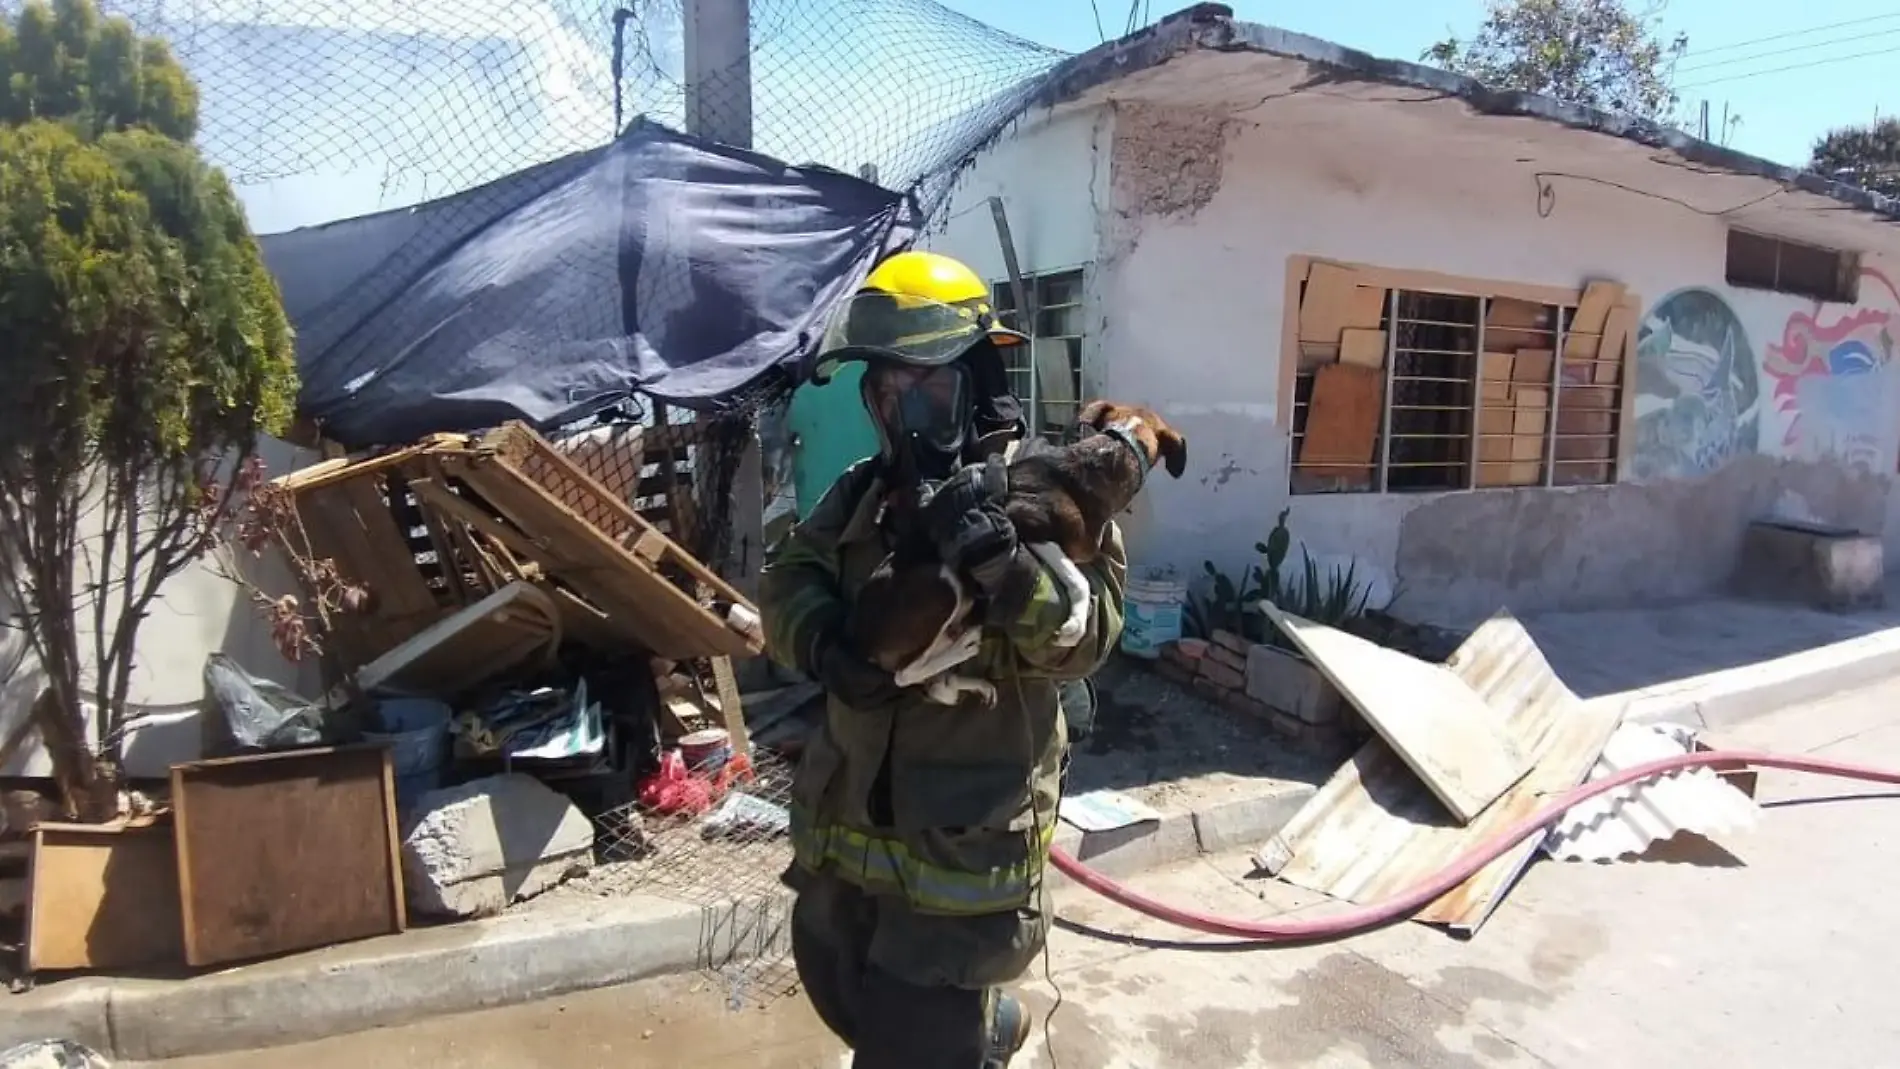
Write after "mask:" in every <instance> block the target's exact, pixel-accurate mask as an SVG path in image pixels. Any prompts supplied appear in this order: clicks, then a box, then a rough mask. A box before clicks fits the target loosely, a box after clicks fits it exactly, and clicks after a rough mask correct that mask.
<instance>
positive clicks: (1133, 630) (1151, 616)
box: [1122, 572, 1187, 658]
mask: <svg viewBox="0 0 1900 1069" xmlns="http://www.w3.org/2000/svg"><path fill="white" fill-rule="evenodd" d="M1126 599H1127V600H1126V606H1125V612H1124V619H1123V621H1122V652H1123V653H1126V654H1128V655H1130V656H1133V657H1148V658H1154V657H1159V656H1161V647H1163V646H1165V645H1167V644H1168V643H1170V642H1173V641H1175V640H1176V639H1179V638H1180V637H1181V611H1182V606H1183V605H1184V604H1185V603H1186V601H1187V584H1185V583H1183V582H1181V581H1180V580H1178V579H1175V578H1173V577H1172V573H1170V572H1160V573H1153V572H1151V573H1149V574H1148V575H1145V576H1143V577H1142V578H1139V579H1130V580H1129V581H1128V589H1127V591H1126Z"/></svg>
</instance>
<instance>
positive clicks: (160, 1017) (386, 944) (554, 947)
mask: <svg viewBox="0 0 1900 1069" xmlns="http://www.w3.org/2000/svg"><path fill="white" fill-rule="evenodd" d="M1748 608H1749V609H1751V610H1753V613H1754V614H1756V615H1745V616H1744V618H1743V620H1744V623H1746V624H1747V625H1748V626H1750V627H1755V628H1757V629H1759V628H1768V629H1769V630H1771V631H1772V632H1773V633H1774V634H1776V635H1780V636H1784V637H1783V638H1782V639H1781V640H1782V641H1784V642H1785V641H1786V637H1785V636H1786V635H1788V634H1794V635H1812V636H1820V637H1821V641H1822V642H1826V641H1827V637H1840V631H1841V630H1842V629H1847V628H1852V629H1857V630H1858V631H1860V632H1862V633H1859V634H1857V635H1850V636H1847V637H1846V640H1845V641H1838V642H1834V643H1833V644H1831V645H1825V644H1824V645H1820V647H1819V648H1816V649H1811V650H1807V651H1803V652H1796V653H1789V654H1787V655H1785V656H1780V657H1775V658H1773V659H1771V660H1767V661H1764V662H1761V663H1756V664H1743V665H1740V666H1737V667H1732V668H1726V669H1722V670H1718V671H1714V672H1705V673H1703V674H1700V675H1695V674H1687V673H1685V675H1687V677H1686V678H1665V679H1663V680H1661V681H1657V682H1654V683H1651V684H1650V685H1648V686H1645V687H1642V688H1639V689H1634V690H1626V691H1622V692H1610V693H1604V692H1602V688H1603V687H1604V686H1605V685H1607V684H1606V682H1605V681H1606V680H1611V679H1614V678H1615V674H1614V670H1615V669H1618V668H1620V670H1622V671H1624V672H1626V673H1627V672H1628V671H1629V670H1630V668H1631V666H1632V665H1635V666H1637V667H1638V668H1640V669H1642V670H1646V671H1651V672H1660V673H1665V674H1666V673H1667V672H1668V671H1671V670H1672V669H1669V668H1667V667H1666V664H1667V663H1668V661H1667V658H1668V657H1669V655H1670V654H1669V650H1670V637H1669V636H1670V635H1671V634H1690V635H1698V636H1703V637H1702V638H1700V639H1699V640H1698V641H1700V642H1701V643H1702V646H1700V647H1695V648H1703V649H1706V647H1707V646H1708V645H1709V644H1710V643H1714V642H1715V639H1714V638H1713V637H1711V629H1713V633H1717V634H1719V633H1725V632H1724V628H1725V626H1726V629H1727V630H1728V631H1733V630H1735V629H1736V628H1735V626H1734V622H1735V620H1736V619H1737V617H1735V616H1734V615H1733V609H1734V607H1733V606H1728V605H1723V604H1720V603H1715V604H1710V605H1704V606H1691V607H1684V608H1681V609H1677V610H1672V613H1673V615H1660V616H1659V615H1658V614H1657V613H1654V612H1652V613H1647V614H1625V613H1582V614H1565V615H1562V616H1546V617H1542V618H1534V619H1531V620H1527V621H1526V623H1527V625H1528V626H1530V628H1531V630H1532V632H1533V634H1535V635H1536V636H1537V637H1538V639H1539V641H1540V643H1544V644H1545V645H1546V654H1547V656H1549V658H1550V660H1551V661H1552V663H1553V666H1555V667H1556V668H1557V670H1558V671H1559V673H1560V674H1562V675H1564V676H1565V679H1566V682H1568V683H1570V685H1571V686H1572V687H1573V689H1577V690H1578V691H1579V692H1580V693H1584V694H1585V695H1586V696H1592V692H1593V691H1594V692H1595V693H1594V697H1595V698H1596V699H1597V700H1602V701H1613V702H1624V703H1627V704H1628V705H1629V709H1630V714H1631V715H1632V716H1636V717H1640V718H1642V719H1646V720H1661V719H1667V720H1676V721H1682V722H1688V723H1693V724H1698V725H1702V726H1708V727H1713V728H1727V727H1730V726H1732V725H1734V724H1736V723H1739V722H1740V721H1742V720H1745V719H1748V718H1750V717H1753V716H1757V715H1760V714H1762V713H1766V712H1770V711H1773V710H1775V709H1779V708H1783V707H1785V706H1788V705H1793V704H1798V703H1801V702H1805V701H1813V700H1817V699H1819V698H1823V697H1826V696H1829V695H1833V694H1836V693H1839V692H1841V691H1845V690H1848V689H1852V688H1854V687H1856V686H1860V685H1864V684H1866V683H1869V682H1872V681H1874V680H1877V679H1881V678H1885V677H1887V676H1890V675H1895V674H1900V630H1893V629H1891V628H1894V627H1895V626H1896V625H1900V614H1896V615H1895V616H1894V617H1893V622H1888V621H1887V619H1886V617H1885V615H1884V614H1874V615H1873V617H1872V618H1870V617H1865V616H1863V617H1832V618H1828V619H1822V620H1819V621H1816V620H1813V619H1810V618H1807V617H1804V616H1802V615H1801V613H1800V610H1787V609H1780V608H1773V609H1772V610H1771V611H1769V612H1768V613H1767V614H1766V615H1759V614H1761V613H1762V611H1763V607H1762V606H1749V607H1748ZM1815 615H1816V616H1819V615H1822V614H1815ZM1724 620H1726V621H1729V623H1728V625H1724V624H1723V621H1724ZM1639 621H1647V623H1640V622H1639ZM1829 627H1832V628H1834V629H1835V630H1834V631H1832V632H1828V631H1827V628H1829ZM1743 630H1746V628H1743ZM1744 645H1745V644H1744ZM1750 648H1751V649H1760V648H1763V647H1762V644H1761V643H1757V644H1756V645H1755V646H1753V647H1750ZM1676 658H1677V663H1678V664H1680V665H1683V666H1687V665H1691V664H1703V665H1706V664H1707V663H1709V658H1708V657H1707V656H1704V657H1702V658H1701V659H1700V660H1699V661H1698V659H1697V658H1696V657H1695V656H1692V655H1687V654H1682V653H1680V652H1679V653H1677V654H1676ZM1659 666H1663V667H1659ZM1592 673H1594V674H1592ZM1197 704H1198V703H1197ZM1157 707H1158V708H1163V709H1166V711H1168V712H1169V713H1170V714H1171V715H1191V708H1192V707H1175V706H1171V705H1169V704H1168V703H1167V702H1164V701H1159V700H1157ZM1201 709H1202V710H1203V712H1204V713H1205V715H1216V714H1213V713H1211V712H1205V707H1204V706H1202V707H1201ZM1163 728H1164V729H1165V725H1163ZM1233 756H1239V755H1233ZM1118 760H1122V761H1123V763H1124V764H1126V759H1125V755H1124V757H1123V758H1118ZM1110 771H1112V772H1115V773H1116V774H1117V775H1128V776H1135V775H1138V774H1139V773H1141V772H1142V771H1144V769H1143V768H1138V767H1133V766H1131V767H1126V768H1123V767H1120V766H1117V767H1115V768H1113V769H1110ZM1145 771H1147V772H1148V773H1149V774H1150V775H1154V774H1156V773H1161V774H1162V775H1163V776H1165V775H1166V773H1164V772H1161V770H1160V769H1156V768H1152V767H1149V768H1146V769H1145ZM1123 785H1124V784H1122V783H1116V782H1112V781H1111V782H1104V783H1099V784H1098V783H1089V784H1087V786H1088V787H1095V786H1117V787H1120V786H1123ZM1312 791H1313V786H1312V785H1311V784H1308V783H1301V782H1296V781H1289V780H1257V779H1256V780H1236V781H1234V782H1232V783H1231V784H1230V785H1229V789H1227V790H1225V791H1224V792H1216V793H1213V794H1209V793H1205V792H1203V793H1200V794H1196V795H1193V796H1191V797H1188V798H1186V799H1184V800H1183V803H1182V805H1183V807H1182V808H1176V809H1174V810H1173V811H1170V809H1169V807H1168V806H1167V805H1158V806H1157V807H1158V808H1161V809H1162V810H1163V812H1164V813H1165V814H1166V816H1165V817H1164V819H1163V820H1161V821H1160V822H1159V823H1157V824H1148V825H1141V826H1137V827H1133V828H1127V829H1122V830H1120V831H1117V832H1105V833H1095V834H1091V835H1087V836H1084V835H1082V834H1081V833H1080V832H1078V831H1076V830H1075V829H1073V828H1070V827H1067V826H1064V827H1063V828H1062V830H1061V832H1060V833H1059V835H1058V839H1057V842H1058V844H1059V845H1061V846H1062V847H1063V849H1065V850H1067V851H1069V852H1071V853H1073V854H1075V855H1076V856H1077V857H1079V858H1080V859H1081V860H1083V861H1085V862H1087V863H1089V864H1090V865H1092V866H1095V867H1096V868H1098V869H1099V870H1101V871H1103V872H1105V873H1107V874H1110V875H1114V876H1130V875H1134V874H1136V873H1139V872H1142V871H1145V870H1149V869H1154V868H1158V867H1161V866H1165V865H1169V864H1175V863H1179V862H1181V861H1183V860H1187V859H1191V858H1194V857H1196V856H1198V855H1202V854H1211V853H1221V852H1225V851H1229V850H1233V849H1236V848H1241V849H1251V848H1253V847H1255V846H1257V845H1258V844H1259V843H1260V842H1262V841H1263V840H1265V839H1266V838H1268V837H1269V836H1271V835H1272V834H1273V833H1274V832H1276V831H1277V830H1279V828H1280V827H1281V826H1282V825H1283V824H1284V823H1285V822H1286V821H1287V820H1288V819H1289V818H1291V817H1292V815H1293V814H1294V813H1295V812H1297V811H1298V809H1299V808H1300V807H1301V806H1302V805H1303V804H1304V803H1305V801H1306V800H1307V798H1309V797H1310V796H1311V794H1312ZM1058 880H1060V877H1058ZM781 907H782V901H777V900H771V901H753V902H742V903H727V904H724V905H721V906H718V907H711V908H708V907H702V906H699V905H695V904H687V903H682V902H679V901H673V900H669V899H664V898H658V897H653V896H650V895H649V896H641V895H633V896H626V897H619V898H612V899H598V898H574V899H569V900H566V901H562V902H559V903H553V904H544V905H538V906H537V908H532V909H522V910H518V911H516V912H513V913H510V914H507V915H504V916H502V917H498V918H493V919H490V920H484V921H477V922H472V923H467V924H460V925H455V926H450V927H441V928H430V929H423V930H418V931H413V932H410V933H407V934H404V935H401V936H393V937H389V938H386V939H377V940H370V941H367V942H364V943H357V944H350V945H346V946H339V947H332V948H328V949H325V950H322V951H318V952H314V953H309V954H301V955H296V956H293V957H289V958H284V959H280V960H276V961H271V962H267V963H263V964H257V965H249V966H243V967H239V968H234V969H229V970H225V971H222V972H217V973H212V974H209V975H205V976H200V977H196V978H192V979H187V980H166V981H151V980H129V979H104V978H100V979H76V980H68V981H64V982H59V983H55V984H52V985H49V986H47V987H44V988H41V989H39V990H37V991H33V992H30V993H28V994H25V995H20V996H13V997H0V1048H3V1047H5V1046H7V1045H8V1044H10V1043H13V1042H16V1041H22V1040H28V1039H39V1038H46V1037H52V1036H57V1037H64V1038H70V1039H74V1040H77V1041H79V1042H82V1043H86V1044H88V1045H89V1046H92V1047H94V1048H95V1049H97V1050H99V1051H101V1052H102V1053H105V1054H107V1055H108V1056H110V1057H113V1058H115V1059H124V1060H139V1061H149V1060H160V1059H166V1058H177V1057H183V1056H188V1055H199V1054H215V1053H221V1052H227V1051H236V1050H249V1049H255V1048H261V1047H268V1046H275V1045H281V1044H288V1043H297V1042H303V1041H307V1040H312V1039H318V1038H321V1037H324V1036H329V1035H335V1034H338V1033H344V1032H352V1031H359V1030H363V1029H369V1028H378V1027H385V1026H391V1025H398V1024H403V1023H406V1022H410V1021H415V1020H418V1019H421V1018H425V1017H431V1016H436V1015H443V1014H451V1013H459V1012H468V1011H473V1010H481V1009H487V1008H492V1007H498V1006H504V1005H511V1004H516V1003H522V1002H527V1001H531V1000H535V999H542V998H547V997H551V996H555V995H560V994H565V993H568V992H574V991H582V990H587V989H592V988H599V987H606V986H610V985H617V984H623V983H627V982H629V981H633V980H637V979H641V978H645V977H651V976H656V975H661V974H666V973H677V972H684V971H690V970H693V969H696V968H702V967H706V966H707V965H708V964H710V963H711V962H714V961H722V960H727V959H728V958H729V957H731V956H732V954H733V953H735V948H736V947H738V946H743V945H756V943H757V942H758V940H757V928H758V927H759V924H760V923H767V922H768V920H767V918H769V917H770V916H775V915H782V909H781ZM747 918H752V919H753V921H754V922H753V923H751V924H749V925H748V923H746V922H747ZM742 936H749V937H750V938H745V939H742V938H741V937H742Z"/></svg>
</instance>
